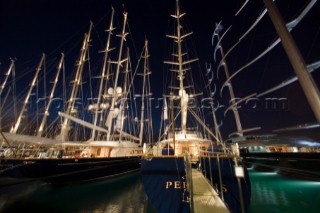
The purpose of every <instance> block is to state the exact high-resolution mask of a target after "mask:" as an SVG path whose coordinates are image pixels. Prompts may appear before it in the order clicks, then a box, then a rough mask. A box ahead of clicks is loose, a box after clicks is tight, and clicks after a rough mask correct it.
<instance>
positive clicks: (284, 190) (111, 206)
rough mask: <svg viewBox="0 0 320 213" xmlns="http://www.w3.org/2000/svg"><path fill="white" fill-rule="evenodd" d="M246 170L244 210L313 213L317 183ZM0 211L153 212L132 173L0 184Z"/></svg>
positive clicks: (319, 196)
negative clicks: (69, 182) (60, 182)
mask: <svg viewBox="0 0 320 213" xmlns="http://www.w3.org/2000/svg"><path fill="white" fill-rule="evenodd" d="M249 174H250V177H251V188H252V199H251V204H250V208H249V212H248V213H301V212H303V213H315V212H319V210H318V206H319V204H320V183H319V182H312V181H301V180H295V179H287V178H284V177H282V176H280V175H278V174H277V173H265V172H255V171H249ZM1 181H3V178H2V179H0V182H1ZM1 185H2V184H0V186H1ZM0 212H1V213H7V212H8V213H9V212H10V213H12V212H33V213H37V212H39V213H40V212H41V213H43V212H45V213H51V212H55V213H57V212H59V213H64V212H65V213H96V212H99V213H117V212H125V213H127V212H128V213H155V212H156V211H155V210H154V208H153V207H152V206H151V204H150V203H149V202H148V200H147V197H146V195H145V193H144V190H143V185H142V183H141V179H140V174H139V173H136V174H133V175H130V176H126V177H121V178H117V179H114V180H105V181H97V182H93V183H86V184H74V185H66V186H59V187H57V186H51V185H48V184H44V183H39V182H31V183H25V184H19V185H15V186H10V187H0Z"/></svg>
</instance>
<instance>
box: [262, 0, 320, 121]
mask: <svg viewBox="0 0 320 213" xmlns="http://www.w3.org/2000/svg"><path fill="white" fill-rule="evenodd" d="M264 4H265V6H266V8H267V10H268V13H269V15H270V18H271V20H272V23H273V25H274V27H275V29H276V31H277V33H278V35H279V37H280V39H281V42H282V45H283V47H284V49H285V51H286V53H287V56H288V58H289V60H290V62H291V65H292V67H293V69H294V71H295V73H296V75H297V78H298V80H299V83H300V85H301V87H302V90H303V92H304V94H305V96H306V98H307V100H308V102H309V105H310V107H311V109H312V111H313V113H314V115H315V117H316V119H317V121H318V123H320V91H319V89H318V87H317V84H316V83H315V81H314V79H313V78H312V76H311V74H310V73H309V72H308V69H307V66H306V63H305V61H304V58H303V57H302V55H301V53H300V51H299V49H298V47H297V45H296V43H295V41H294V39H293V37H292V35H291V34H290V32H289V31H288V28H287V27H286V24H285V22H284V20H283V18H282V17H281V14H280V12H279V10H278V8H277V7H276V6H275V4H274V3H273V2H272V1H271V0H264Z"/></svg>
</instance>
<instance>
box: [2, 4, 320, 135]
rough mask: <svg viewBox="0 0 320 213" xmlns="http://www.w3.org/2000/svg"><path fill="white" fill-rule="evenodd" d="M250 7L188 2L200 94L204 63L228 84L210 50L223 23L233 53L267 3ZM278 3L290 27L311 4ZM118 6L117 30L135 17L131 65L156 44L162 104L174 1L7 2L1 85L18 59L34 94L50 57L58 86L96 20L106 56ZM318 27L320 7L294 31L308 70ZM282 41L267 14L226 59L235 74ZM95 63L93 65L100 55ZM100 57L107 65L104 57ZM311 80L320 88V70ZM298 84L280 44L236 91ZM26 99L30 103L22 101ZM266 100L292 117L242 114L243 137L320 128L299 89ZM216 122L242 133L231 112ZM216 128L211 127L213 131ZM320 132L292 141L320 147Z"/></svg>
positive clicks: (157, 92) (319, 46)
mask: <svg viewBox="0 0 320 213" xmlns="http://www.w3.org/2000/svg"><path fill="white" fill-rule="evenodd" d="M243 2H245V1H244V0H241V1H239V0H218V1H213V0H181V7H182V10H183V11H184V12H186V13H187V15H186V17H184V23H185V24H186V29H187V30H188V31H193V32H194V33H193V35H192V37H191V39H190V43H191V45H190V49H191V51H190V53H191V54H192V55H193V56H195V57H198V58H199V63H198V65H197V66H198V68H199V70H198V71H197V72H199V73H196V74H194V73H193V77H194V78H195V83H196V84H197V85H199V86H198V87H196V88H201V87H202V86H203V85H204V84H205V82H204V81H206V78H205V63H212V67H213V70H214V73H215V74H214V81H215V83H216V86H217V88H218V90H220V88H219V86H221V85H222V84H223V82H224V81H225V76H224V74H223V72H222V70H220V72H219V79H218V78H217V75H216V71H215V70H216V67H217V62H216V63H215V62H214V60H213V50H214V47H213V46H212V45H211V37H212V33H213V31H214V28H215V24H216V23H217V22H220V21H222V25H223V26H224V30H225V29H226V28H228V27H229V26H231V25H232V28H231V30H230V31H229V32H228V34H227V35H226V36H225V38H224V39H223V40H222V45H223V48H224V51H225V52H227V50H228V49H229V48H230V47H231V46H232V45H233V44H235V43H236V42H237V40H238V39H239V37H240V36H241V35H242V34H243V33H244V32H245V31H246V30H247V29H248V28H249V27H250V26H251V24H252V23H253V22H254V20H255V19H256V18H257V17H258V15H259V14H260V13H261V12H262V11H263V8H264V7H263V1H262V0H261V1H260V0H259V1H257V0H254V1H253V0H251V1H249V3H248V5H247V6H246V7H245V9H244V10H243V11H242V12H241V13H240V14H239V15H238V16H235V15H234V14H235V13H236V11H237V10H238V9H239V8H240V7H241V5H242V4H243ZM276 2H277V5H278V6H279V9H280V12H281V13H282V15H283V17H284V20H285V21H287V22H288V21H290V20H292V19H293V18H294V17H296V16H297V14H299V12H301V10H302V8H303V6H305V4H306V3H305V2H307V1H291V0H279V1H276ZM111 5H112V6H113V7H114V8H115V11H116V23H118V24H117V25H119V26H120V25H121V23H122V13H123V10H126V11H127V12H128V23H129V36H128V40H130V45H131V54H132V56H131V57H132V59H131V60H133V61H134V60H137V58H138V55H140V52H141V51H142V48H143V44H144V40H145V38H147V39H148V40H149V48H150V55H151V57H150V66H151V70H152V72H153V73H152V76H151V79H152V90H153V95H154V97H161V96H162V94H165V93H166V91H164V89H163V88H165V87H166V86H167V85H166V76H167V74H166V72H167V70H168V68H166V67H165V65H164V64H163V61H164V60H166V59H167V58H168V57H167V55H168V54H170V50H169V49H168V46H169V40H168V39H167V38H166V37H165V35H166V34H168V33H170V32H172V30H171V28H172V26H173V25H172V20H173V19H172V18H170V17H169V16H170V15H171V14H173V12H174V6H175V1H174V0H90V1H78V0H77V1H76V0H67V1H66V0H64V1H62V0H46V1H40V0H33V1H22V0H10V1H4V0H2V1H1V2H0V29H1V31H0V62H1V65H0V74H1V77H0V79H1V81H0V82H2V81H3V80H2V79H3V78H4V73H5V72H6V70H7V69H8V67H9V65H10V58H14V59H15V60H16V63H15V64H16V78H17V79H16V81H17V93H18V94H19V93H20V91H23V90H24V91H25V89H26V87H28V86H29V84H28V83H26V82H29V81H30V79H31V78H32V76H33V73H34V72H35V67H36V66H37V64H38V63H39V61H40V58H41V54H42V53H45V54H46V57H47V58H46V63H47V64H46V66H48V68H47V69H48V73H52V75H50V74H48V76H47V78H48V79H51V80H52V79H53V78H54V76H53V75H54V73H55V66H56V63H57V62H58V59H59V57H60V53H61V52H64V53H65V55H66V72H68V73H72V72H73V71H74V68H73V67H74V64H75V60H76V58H77V56H78V54H79V50H80V47H81V43H82V40H83V37H84V33H86V32H87V30H88V28H89V22H90V20H91V21H92V22H93V23H94V29H93V31H92V40H93V41H92V46H93V47H92V48H91V49H92V51H96V53H95V54H96V55H97V52H98V51H99V50H102V49H103V48H104V44H105V38H106V33H105V32H104V30H105V29H106V28H107V27H108V25H109V17H110V13H111V9H110V8H111ZM319 20H320V3H319V2H317V3H316V4H315V5H314V7H313V8H312V10H311V11H310V13H309V14H308V15H307V16H306V17H305V18H304V19H303V21H301V23H299V25H298V26H297V27H296V28H295V29H293V31H292V35H293V37H294V39H295V40H296V43H297V45H298V47H299V49H300V51H301V53H302V56H303V57H304V59H305V61H306V64H311V63H314V62H316V61H318V60H320V52H319V50H320V21H319ZM275 39H276V32H275V30H274V28H273V26H272V23H271V21H270V18H269V16H268V14H266V16H265V17H264V18H263V19H262V21H261V22H260V23H259V25H258V26H257V27H256V28H255V29H254V30H253V31H252V32H251V33H250V34H249V35H248V37H246V38H245V39H244V40H243V42H242V43H241V44H240V45H239V46H238V47H237V48H235V50H234V51H233V52H232V54H230V56H229V57H228V58H227V62H228V66H229V71H230V73H231V74H232V73H233V72H235V71H236V70H238V69H239V68H240V67H241V66H243V65H244V64H246V63H247V62H249V61H250V60H251V59H252V58H254V57H255V56H256V55H257V54H258V53H260V52H261V51H263V50H264V49H266V48H267V47H268V45H270V44H271V43H272V41H274V40H275ZM94 45H95V46H94ZM91 57H92V58H91V59H93V57H94V54H92V55H91ZM98 57H100V59H101V57H102V55H101V54H100V55H99V56H98ZM100 59H99V60H100ZM97 61H98V59H97V60H96V62H94V63H93V67H94V66H98V62H97ZM133 63H134V62H133ZM50 70H52V72H50ZM312 75H313V77H314V79H315V80H316V82H317V83H318V86H319V85H320V73H319V69H318V70H316V71H314V72H313V74H312ZM199 76H200V77H199ZM292 76H294V71H293V69H292V67H291V65H290V63H289V60H288V58H287V56H286V55H285V52H284V50H283V47H282V45H281V44H279V45H278V46H277V47H275V48H274V50H272V51H271V52H270V53H268V54H267V55H266V56H265V57H263V58H262V59H260V60H259V61H258V62H257V63H255V64H254V65H252V66H250V67H249V68H248V69H246V70H245V71H244V72H242V73H241V74H239V75H238V76H236V77H235V78H234V79H233V81H232V83H233V87H234V90H235V95H236V97H245V96H247V95H249V94H252V93H253V92H257V93H260V92H263V91H265V90H266V89H269V88H270V87H272V86H275V85H277V84H279V83H281V82H282V81H284V80H286V79H288V78H289V77H292ZM198 90H199V89H198ZM200 92H203V91H200ZM217 93H218V94H216V95H217V97H216V100H219V101H220V103H221V104H224V105H228V101H227V99H228V97H227V95H228V93H227V90H224V91H223V94H222V97H220V95H219V91H218V92H217ZM2 96H3V95H2ZM22 97H23V95H22V96H20V98H22ZM224 97H226V98H224ZM265 98H286V99H287V101H288V102H287V107H286V109H285V110H274V109H265V108H263V107H260V108H259V107H258V108H255V109H253V108H250V106H243V107H242V109H240V110H239V112H240V118H241V121H242V126H243V128H244V129H246V128H252V127H256V126H261V127H262V130H261V131H259V132H257V134H260V133H271V132H272V130H273V129H278V128H283V127H286V126H295V125H298V124H302V123H311V122H315V121H316V119H315V117H314V115H313V113H312V111H311V109H310V107H309V106H308V102H307V100H306V99H305V97H304V94H303V92H302V90H301V87H300V85H299V83H298V82H296V83H293V84H292V85H290V86H288V87H285V88H282V89H280V90H278V91H277V92H273V93H270V94H268V95H267V96H265V97H262V99H260V100H259V101H260V102H259V103H265V102H264V101H265ZM154 113H155V118H154V125H155V126H156V127H155V128H158V126H159V119H160V111H159V110H158V111H157V110H154ZM217 116H218V120H219V122H221V121H222V122H223V125H222V126H221V130H222V133H223V135H224V137H226V136H227V135H228V134H229V133H231V132H234V131H235V125H234V120H233V117H232V113H231V112H229V113H227V115H226V116H224V115H223V111H221V110H220V111H218V112H217ZM208 122H209V121H208ZM209 126H212V124H210V123H209ZM318 130H319V129H317V130H308V131H298V132H295V133H293V132H290V133H289V134H292V135H302V136H310V137H313V138H316V139H319V140H320V136H319V133H317V132H318ZM253 134H255V133H253Z"/></svg>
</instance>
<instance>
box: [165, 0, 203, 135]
mask: <svg viewBox="0 0 320 213" xmlns="http://www.w3.org/2000/svg"><path fill="white" fill-rule="evenodd" d="M184 15H185V13H181V11H180V5H179V0H176V14H175V15H171V16H172V17H173V18H175V19H176V21H177V28H176V30H177V35H167V37H169V38H172V39H174V41H175V42H176V43H177V47H178V49H177V53H173V54H172V56H174V57H176V58H177V61H165V62H164V63H166V64H171V65H175V66H178V69H173V70H171V71H173V72H177V73H178V80H179V98H180V107H181V132H182V134H186V131H187V112H188V100H189V94H187V93H186V91H185V86H184V82H183V80H184V78H185V72H186V71H188V70H190V68H187V67H185V65H187V64H190V63H192V62H194V61H197V60H198V59H191V60H188V61H184V60H183V56H184V55H186V54H187V52H182V41H183V39H184V38H185V37H187V36H189V35H191V34H192V32H189V33H187V34H182V32H181V30H182V26H181V20H180V19H181V17H183V16H184Z"/></svg>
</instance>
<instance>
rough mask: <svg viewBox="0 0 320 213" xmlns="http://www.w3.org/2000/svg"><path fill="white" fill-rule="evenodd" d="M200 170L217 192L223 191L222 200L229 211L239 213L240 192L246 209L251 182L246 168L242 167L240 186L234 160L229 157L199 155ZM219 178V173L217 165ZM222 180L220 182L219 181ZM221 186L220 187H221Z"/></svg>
mask: <svg viewBox="0 0 320 213" xmlns="http://www.w3.org/2000/svg"><path fill="white" fill-rule="evenodd" d="M200 162H201V170H202V173H203V174H204V176H205V177H207V179H208V181H209V182H211V183H212V185H213V186H214V187H215V189H216V191H217V192H219V194H221V193H223V198H224V202H225V203H226V204H227V206H228V207H229V209H230V210H231V212H233V213H241V212H242V208H241V205H242V204H241V199H240V193H241V194H242V197H243V205H244V209H245V212H247V211H248V208H249V205H250V199H251V183H250V178H249V174H248V170H247V169H246V168H245V167H244V178H240V188H241V189H240V188H239V183H238V180H237V177H236V175H235V170H234V166H235V165H234V161H233V159H231V158H219V160H218V159H217V158H213V157H210V158H209V157H208V156H205V157H201V161H200ZM219 164H220V171H221V179H220V175H219V168H218V166H219ZM220 180H222V182H221V181H220ZM221 186H222V187H221Z"/></svg>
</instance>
